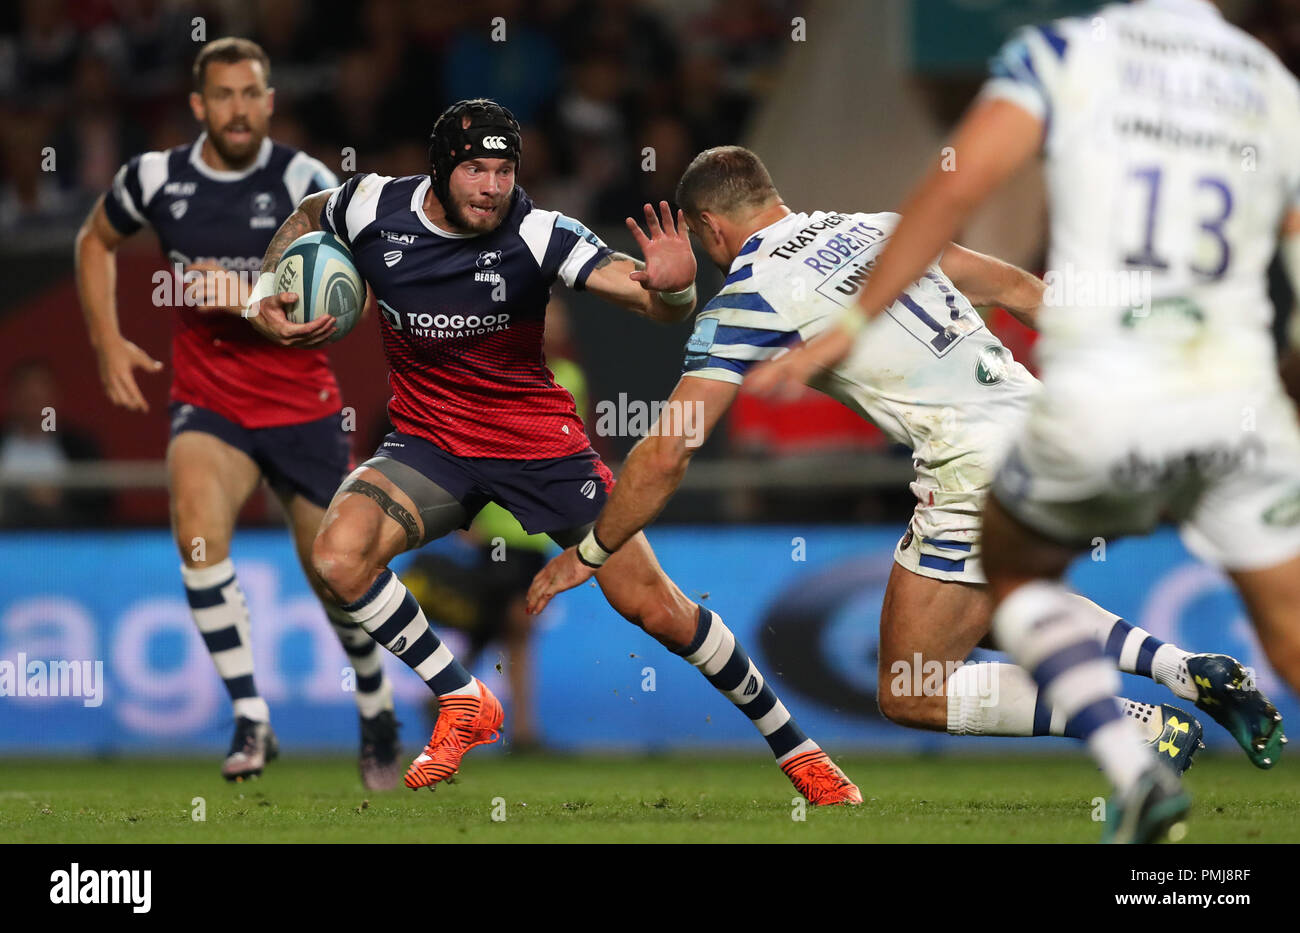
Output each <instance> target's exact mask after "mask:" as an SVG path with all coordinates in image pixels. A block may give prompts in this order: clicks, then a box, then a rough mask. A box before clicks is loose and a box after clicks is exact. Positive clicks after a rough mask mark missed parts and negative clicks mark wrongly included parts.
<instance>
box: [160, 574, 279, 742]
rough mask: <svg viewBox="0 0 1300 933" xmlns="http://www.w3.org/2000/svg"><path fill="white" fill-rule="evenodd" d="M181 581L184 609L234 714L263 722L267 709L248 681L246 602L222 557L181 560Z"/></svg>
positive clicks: (250, 667) (250, 651)
mask: <svg viewBox="0 0 1300 933" xmlns="http://www.w3.org/2000/svg"><path fill="white" fill-rule="evenodd" d="M181 580H182V581H184V583H185V598H186V599H187V600H189V604H190V614H191V615H193V616H194V623H195V625H197V626H198V627H199V634H200V635H202V636H203V644H204V645H206V646H207V649H208V654H210V655H212V663H213V664H215V665H216V666H217V673H218V674H219V675H220V676H221V679H222V680H223V681H224V682H225V684H226V691H227V692H228V693H229V694H230V700H231V703H232V704H233V705H234V707H235V716H236V717H240V716H242V717H244V718H246V719H252V720H255V721H256V722H269V721H270V719H271V711H270V709H269V708H268V707H267V705H266V700H264V699H262V697H261V696H259V695H258V692H257V685H256V684H255V683H254V682H253V646H252V642H251V641H250V639H249V632H250V626H249V623H248V603H247V602H245V600H244V592H243V590H241V589H240V588H239V581H238V580H236V579H235V565H234V563H232V562H231V560H230V558H229V557H227V558H226V559H225V560H222V561H219V562H217V563H215V564H212V565H211V566H208V567H187V566H185V565H184V564H181Z"/></svg>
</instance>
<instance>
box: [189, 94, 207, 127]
mask: <svg viewBox="0 0 1300 933" xmlns="http://www.w3.org/2000/svg"><path fill="white" fill-rule="evenodd" d="M190 112H191V113H192V114H194V119H196V120H198V121H199V122H200V123H203V122H206V120H207V118H208V108H207V107H205V106H203V95H202V94H200V93H199V92H198V91H191V92H190Z"/></svg>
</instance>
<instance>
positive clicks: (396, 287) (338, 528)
mask: <svg viewBox="0 0 1300 933" xmlns="http://www.w3.org/2000/svg"><path fill="white" fill-rule="evenodd" d="M519 158H520V139H519V126H518V124H517V123H516V122H515V119H514V117H513V116H512V115H511V114H510V112H509V111H508V110H506V109H505V108H504V107H502V106H500V105H499V104H497V103H495V102H493V101H489V100H481V99H480V100H468V101H460V102H458V103H456V104H453V105H452V106H451V107H449V108H448V109H447V110H445V111H444V112H443V113H442V115H441V116H440V117H439V118H438V120H437V122H436V123H435V125H434V129H433V133H432V138H431V147H430V172H429V174H428V175H416V176H408V177H405V178H389V177H384V176H379V175H370V174H365V175H357V176H355V177H353V178H352V179H350V180H349V181H348V182H347V183H346V184H344V185H343V186H341V187H340V188H338V189H337V190H335V191H333V192H329V193H321V194H317V195H312V196H310V197H308V198H306V199H305V200H304V201H303V202H302V203H301V204H300V205H299V206H298V210H296V211H295V212H294V213H293V215H291V216H290V217H289V219H288V220H287V221H285V223H284V225H283V226H282V227H281V228H280V231H279V232H278V233H277V234H276V236H275V239H274V240H273V241H272V242H271V246H270V247H269V248H268V250H267V253H266V257H265V260H264V262H263V265H262V269H263V275H262V278H261V280H259V283H258V287H257V289H256V290H255V292H254V298H253V301H252V302H250V305H249V308H248V311H247V313H248V315H249V318H250V320H251V322H252V324H253V326H254V327H255V328H257V329H258V330H259V331H260V332H261V333H262V334H263V335H264V336H266V337H267V338H268V339H271V340H274V341H276V342H279V343H281V344H283V345H286V346H295V345H297V346H313V345H316V344H318V343H319V342H320V341H322V340H324V339H327V338H328V336H329V334H330V333H332V332H333V329H334V326H335V325H334V323H333V318H330V317H328V316H327V317H323V318H320V319H319V320H317V321H314V322H312V323H310V324H291V323H290V322H289V321H288V320H287V319H286V317H285V314H284V308H285V307H286V306H289V305H291V304H292V303H293V302H294V301H296V300H297V297H298V296H297V295H295V294H293V293H288V292H281V293H274V276H273V275H272V273H273V271H274V270H275V268H276V264H277V262H278V260H279V258H280V256H281V255H282V254H283V252H284V250H285V249H286V248H287V247H288V245H289V244H290V243H292V242H293V241H294V240H295V239H296V238H298V237H300V236H302V235H303V234H305V233H308V232H309V231H312V230H325V231H327V232H329V233H332V234H334V235H335V236H337V237H339V238H340V239H341V240H343V242H344V243H346V244H347V246H348V248H349V249H351V250H352V255H353V257H354V259H355V261H356V264H357V268H358V269H359V270H360V272H361V274H362V276H363V277H364V278H365V279H366V281H367V282H368V283H369V285H370V287H371V289H373V291H374V293H375V295H376V297H377V298H378V302H379V308H380V311H381V314H382V321H381V327H382V331H383V340H384V350H385V353H386V354H387V357H388V362H389V367H390V370H391V372H390V376H389V382H390V384H391V386H392V388H393V398H392V401H391V402H390V403H389V415H390V416H391V418H392V421H393V424H394V426H395V427H396V430H395V431H394V432H393V433H392V434H390V435H389V436H388V439H387V440H386V441H385V442H384V443H383V444H382V445H381V446H380V448H379V450H378V451H377V452H376V455H375V456H374V457H373V458H372V459H370V460H368V461H366V463H364V464H363V465H362V466H361V467H359V468H358V469H357V470H356V471H355V472H353V473H352V474H351V475H350V476H349V477H348V479H347V481H346V482H344V484H343V485H342V486H341V487H340V488H339V491H338V493H337V494H336V496H335V498H334V500H333V502H332V503H331V504H330V508H329V511H328V513H327V514H326V516H325V521H324V523H323V525H322V526H321V531H320V534H319V535H318V536H317V538H316V543H315V546H314V548H313V551H312V564H313V567H314V568H315V570H316V572H317V573H318V574H319V575H320V577H321V580H322V581H323V585H324V587H325V589H326V592H327V593H328V594H329V598H330V599H331V600H332V601H333V602H334V603H335V604H336V605H337V606H338V607H339V609H340V610H341V611H342V612H344V613H346V614H347V616H348V617H349V618H352V619H354V620H355V621H357V622H358V623H360V624H361V625H362V627H363V628H365V630H366V631H367V632H370V633H371V635H372V636H373V637H374V638H375V640H376V641H378V642H379V643H380V644H382V645H384V646H385V647H386V648H387V649H388V650H389V651H391V652H393V653H394V654H396V655H397V656H398V657H399V658H401V659H402V660H403V661H404V662H405V663H406V664H408V665H410V666H411V667H412V668H413V669H414V670H415V671H416V673H418V674H419V675H420V677H421V678H422V679H423V680H424V681H425V682H426V683H427V684H428V685H429V688H430V690H432V691H433V692H434V693H435V694H437V696H438V698H439V716H438V721H437V723H436V725H435V728H434V731H433V735H432V737H431V738H430V740H429V743H428V745H427V746H426V748H425V750H424V753H423V754H421V755H419V756H418V757H417V758H416V759H415V761H414V762H413V763H412V764H411V767H410V768H409V769H408V770H407V772H406V779H405V780H406V784H407V786H409V787H411V788H419V787H433V786H435V785H436V784H437V782H439V781H442V780H444V779H446V778H447V777H449V776H451V775H452V774H454V773H455V772H456V770H457V769H458V768H459V766H460V762H461V758H462V756H463V755H464V753H465V752H466V751H467V750H468V749H469V748H472V747H474V746H475V745H479V744H483V743H486V742H492V741H495V740H496V738H497V737H498V735H499V729H500V727H501V723H502V719H503V714H502V709H501V705H500V703H498V701H497V700H496V698H495V697H494V696H493V695H492V693H491V692H490V691H489V690H488V688H487V687H486V686H485V685H484V684H483V683H482V682H480V681H479V680H478V679H477V678H474V677H471V676H470V674H469V672H468V671H466V670H465V668H464V667H463V666H462V665H461V664H460V663H459V662H458V661H457V660H456V659H455V658H454V657H453V656H452V655H451V653H450V652H449V651H448V650H447V648H446V646H445V645H443V644H442V642H441V641H440V640H439V639H438V637H437V636H436V635H435V634H434V633H433V630H432V629H431V628H430V627H429V624H428V622H427V621H426V620H425V617H424V613H423V612H422V611H421V610H420V607H419V605H418V603H417V601H416V600H415V598H414V596H412V595H411V594H410V593H409V592H407V590H406V588H405V587H404V586H403V585H402V584H401V582H400V581H399V580H398V579H397V577H396V576H394V575H393V573H392V572H391V571H390V570H389V569H388V566H387V565H388V562H389V561H390V560H392V558H393V557H395V556H396V555H398V554H400V553H402V552H403V551H406V550H409V549H411V548H416V547H419V546H420V545H422V544H424V543H425V542H427V541H430V540H432V539H434V538H438V537H440V536H442V535H445V534H447V533H448V532H450V531H452V530H454V529H456V528H463V527H465V526H466V525H467V524H468V523H469V522H470V520H472V519H473V517H474V515H475V513H477V512H478V510H479V509H480V508H482V507H483V505H484V504H485V503H486V502H488V501H495V502H497V503H498V504H500V505H502V506H504V507H505V508H506V509H507V510H508V511H510V512H511V513H513V514H514V516H515V517H516V518H517V519H519V522H520V523H521V524H522V525H523V527H524V529H525V530H526V531H528V532H530V533H543V532H544V533H546V534H549V535H550V536H551V538H552V539H553V540H555V541H556V542H557V543H559V544H560V545H561V546H568V545H571V544H574V543H576V542H577V541H579V540H581V539H582V538H583V537H584V536H585V535H587V534H588V532H589V529H590V527H591V522H592V521H593V520H594V519H595V517H596V515H597V513H599V511H600V508H601V506H602V505H604V503H605V499H606V496H607V494H608V491H609V488H610V487H611V485H612V483H613V477H612V476H611V474H610V472H609V469H608V468H607V467H606V466H605V465H604V463H602V462H601V460H600V458H599V457H598V456H597V455H596V453H595V451H593V450H592V449H591V444H590V442H589V441H588V439H587V435H586V433H585V430H584V428H583V424H582V420H581V419H580V418H579V417H578V414H577V411H576V410H575V407H574V402H573V397H572V396H571V395H570V394H569V393H568V392H566V391H564V389H562V388H560V387H558V386H557V385H556V384H555V381H554V379H553V377H552V375H551V373H550V371H549V370H548V369H547V368H546V363H545V357H544V354H543V352H542V332H543V324H544V320H543V319H544V313H545V308H546V303H547V296H548V294H549V292H550V289H551V286H552V284H553V283H554V282H556V281H557V280H558V281H560V282H563V283H564V284H565V285H567V286H569V287H571V288H575V289H583V288H585V289H587V290H589V291H591V292H593V293H594V294H596V295H599V296H601V297H602V298H605V299H606V300H608V301H609V302H610V303H612V304H615V305H618V306H620V307H623V308H626V309H629V310H632V311H635V312H637V313H639V314H642V315H644V316H646V317H649V318H651V319H653V320H657V321H678V320H681V319H683V318H685V317H686V316H687V315H689V314H690V313H691V311H692V310H693V309H694V306H695V286H694V281H695V257H694V254H693V253H692V251H691V247H690V243H689V241H688V238H687V235H686V231H685V230H684V229H678V224H677V222H675V221H674V218H673V216H672V214H671V212H670V211H669V208H668V205H667V203H663V204H661V205H660V208H661V217H662V224H661V219H660V217H658V216H656V214H655V211H654V209H653V208H652V207H651V206H650V205H648V204H647V205H646V206H645V215H646V224H647V226H648V228H649V231H650V236H649V238H646V237H645V236H644V234H642V233H641V232H640V230H639V228H638V226H637V223H636V222H635V221H633V220H632V219H631V218H629V219H628V225H629V227H630V228H633V229H636V230H637V236H638V242H639V243H640V245H641V246H642V249H643V252H644V254H645V261H644V262H642V261H640V260H636V259H633V258H632V257H629V256H626V255H623V254H621V253H615V252H613V251H612V250H611V249H609V247H607V246H606V245H605V244H604V243H603V242H601V240H600V239H599V238H597V237H596V236H595V235H594V234H592V233H590V232H589V231H588V230H587V229H586V228H585V227H584V226H583V225H582V224H581V223H579V222H578V221H576V220H574V219H572V218H570V217H566V216H564V215H562V214H559V213H556V212H554V211H547V210H543V209H541V208H539V207H537V206H535V205H534V204H533V202H532V200H531V199H530V198H529V197H528V195H527V194H526V193H525V192H524V191H523V190H522V189H521V188H518V187H517V186H516V185H515V170H516V169H517V167H518V164H519ZM678 221H680V218H678ZM597 582H598V583H599V585H600V587H601V589H602V590H603V591H604V594H605V597H606V598H607V599H608V600H609V603H610V605H611V606H613V607H614V609H616V610H617V611H618V612H619V613H620V614H622V615H623V616H624V618H626V619H628V621H630V622H632V623H633V624H636V625H639V626H641V627H642V628H643V629H645V631H646V632H647V633H649V634H650V635H651V636H653V637H654V638H656V639H657V640H659V641H660V642H661V643H662V644H664V645H665V646H667V647H668V648H669V649H670V650H672V651H674V652H676V653H677V654H679V655H681V656H682V657H684V658H685V659H686V660H687V661H689V662H690V663H691V664H693V665H695V666H696V667H697V668H699V669H700V671H701V673H702V674H704V676H705V677H706V678H707V679H708V680H709V682H710V683H711V684H712V685H713V686H714V687H715V688H717V689H718V690H720V691H721V692H722V693H724V694H725V695H726V696H727V698H728V699H730V700H731V701H732V702H733V703H735V704H736V705H737V706H738V707H739V708H740V709H741V711H742V712H743V713H745V714H746V716H748V718H749V719H751V720H752V721H753V722H754V725H755V726H756V727H757V728H758V731H759V733H760V734H761V735H762V736H763V737H764V739H766V741H767V743H768V746H769V748H770V749H771V751H772V754H773V755H774V756H775V758H776V760H777V763H778V764H779V765H780V767H781V769H782V771H783V772H784V773H785V774H786V776H787V777H788V778H789V779H790V781H791V782H792V783H793V784H794V785H795V787H796V788H797V789H798V790H799V791H800V793H802V794H803V795H804V796H805V797H806V798H807V799H808V800H809V801H811V802H812V803H814V804H837V803H860V802H861V800H862V797H861V795H860V794H859V792H858V789H857V788H856V787H855V786H854V785H853V784H852V782H850V781H849V780H848V778H847V777H845V776H844V773H843V772H842V771H840V769H839V768H838V767H836V765H835V764H834V763H833V762H832V761H831V760H830V758H829V757H828V756H827V755H826V753H825V752H824V751H822V750H821V748H820V747H818V745H817V743H816V742H814V741H812V740H811V739H809V738H808V737H807V736H805V735H804V734H803V732H802V731H801V730H800V729H799V727H798V725H797V724H796V723H795V721H794V719H793V717H791V715H790V713H789V712H788V711H787V710H786V708H785V706H784V704H782V703H781V702H780V700H779V699H778V698H777V696H776V693H775V692H774V691H773V689H772V686H771V684H770V683H767V682H765V681H764V678H763V675H762V674H761V673H760V672H759V670H758V668H757V667H756V666H755V665H754V664H753V662H752V661H750V659H749V657H748V655H747V654H746V653H745V651H744V649H743V648H742V647H741V646H740V644H739V643H738V642H737V641H736V638H735V636H734V635H733V634H732V633H731V631H730V630H729V629H728V628H727V627H726V625H725V624H724V623H723V622H722V619H721V618H719V617H718V615H717V614H716V613H714V612H711V611H710V610H708V609H706V608H705V607H703V606H699V605H697V604H695V603H694V602H692V601H691V600H689V599H687V598H686V596H685V595H684V594H683V593H682V591H681V590H680V589H678V588H677V586H676V585H675V584H674V583H673V582H672V581H671V580H670V579H668V577H667V576H666V575H665V574H664V572H663V571H662V570H661V569H660V568H659V565H658V563H657V561H656V560H655V557H654V554H653V552H652V551H651V550H650V546H649V544H648V543H647V542H646V540H645V537H644V536H643V535H638V536H637V537H636V538H635V539H634V540H633V541H631V542H629V543H628V544H627V546H626V547H624V548H623V549H622V550H621V552H620V554H619V555H618V557H616V558H613V559H611V560H610V562H609V566H608V567H607V568H606V569H605V571H603V572H602V573H601V574H599V575H598V576H597Z"/></svg>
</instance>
